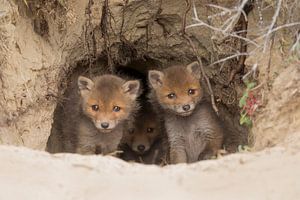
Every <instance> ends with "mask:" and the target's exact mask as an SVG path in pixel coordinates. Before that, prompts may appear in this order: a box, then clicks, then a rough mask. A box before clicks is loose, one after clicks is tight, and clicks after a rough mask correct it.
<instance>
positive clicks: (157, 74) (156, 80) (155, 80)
mask: <svg viewBox="0 0 300 200" xmlns="http://www.w3.org/2000/svg"><path fill="white" fill-rule="evenodd" d="M163 78H164V73H163V72H161V71H157V70H150V71H149V73H148V79H149V82H150V84H151V86H152V87H153V88H154V89H156V88H158V87H161V86H162V80H163Z"/></svg>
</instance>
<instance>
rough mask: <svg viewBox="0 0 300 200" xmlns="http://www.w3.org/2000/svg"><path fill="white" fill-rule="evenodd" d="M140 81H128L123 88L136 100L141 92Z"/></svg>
mask: <svg viewBox="0 0 300 200" xmlns="http://www.w3.org/2000/svg"><path fill="white" fill-rule="evenodd" d="M140 85H141V84H140V81H138V80H134V81H126V82H125V83H124V84H123V86H122V88H123V90H124V92H125V93H126V94H127V95H128V96H129V97H130V99H132V100H135V99H136V98H137V97H138V96H139V94H140Z"/></svg>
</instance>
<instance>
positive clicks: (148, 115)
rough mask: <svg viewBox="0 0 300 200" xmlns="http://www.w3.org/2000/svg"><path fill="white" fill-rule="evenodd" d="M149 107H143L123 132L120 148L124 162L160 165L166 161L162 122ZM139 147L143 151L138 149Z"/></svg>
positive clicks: (165, 140) (165, 143)
mask: <svg viewBox="0 0 300 200" xmlns="http://www.w3.org/2000/svg"><path fill="white" fill-rule="evenodd" d="M150 107H151V105H149V104H146V105H144V106H143V108H142V110H140V113H139V115H137V116H136V119H135V122H134V123H132V124H131V125H130V124H128V127H127V129H125V130H124V136H123V139H122V145H121V147H120V148H121V150H122V151H123V152H124V153H123V154H122V156H121V158H122V159H124V160H126V161H135V162H142V163H144V164H161V163H162V162H163V161H165V160H166V159H165V156H166V152H167V147H168V145H167V138H166V135H165V131H164V129H163V122H162V120H160V118H159V116H158V115H156V114H155V113H154V111H153V110H152V108H150ZM139 146H140V147H141V146H142V147H144V149H143V150H141V149H139Z"/></svg>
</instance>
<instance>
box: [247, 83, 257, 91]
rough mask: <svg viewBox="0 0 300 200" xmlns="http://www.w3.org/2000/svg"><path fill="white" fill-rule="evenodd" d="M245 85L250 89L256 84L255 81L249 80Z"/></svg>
mask: <svg viewBox="0 0 300 200" xmlns="http://www.w3.org/2000/svg"><path fill="white" fill-rule="evenodd" d="M246 86H247V89H248V90H251V89H252V88H254V87H255V86H256V83H255V82H249V83H247V84H246Z"/></svg>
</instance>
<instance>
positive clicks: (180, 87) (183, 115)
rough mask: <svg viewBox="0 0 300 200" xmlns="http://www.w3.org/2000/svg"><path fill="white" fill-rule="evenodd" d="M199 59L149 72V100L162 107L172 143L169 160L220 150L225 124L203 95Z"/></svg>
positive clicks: (179, 160) (186, 160) (191, 158)
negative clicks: (183, 64)
mask: <svg viewBox="0 0 300 200" xmlns="http://www.w3.org/2000/svg"><path fill="white" fill-rule="evenodd" d="M200 78H201V72H200V66H199V65H198V63H197V62H193V63H191V64H189V65H187V66H181V65H179V66H172V67H169V68H167V69H165V70H163V71H157V70H151V71H149V74H148V79H149V83H150V86H151V87H152V89H151V93H150V100H151V102H152V103H153V105H154V106H156V107H157V109H158V110H160V111H161V113H162V116H163V119H164V121H165V127H166V131H167V135H168V141H169V145H170V155H169V156H170V158H169V159H170V162H171V164H175V163H191V162H196V161H198V160H201V159H208V158H211V157H212V156H215V155H216V154H217V151H218V150H219V149H220V148H221V146H222V142H223V128H222V126H221V123H220V121H219V119H218V117H217V116H216V114H215V113H214V111H213V109H212V107H211V104H210V103H208V102H205V100H204V98H203V90H202V85H201V84H200Z"/></svg>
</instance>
